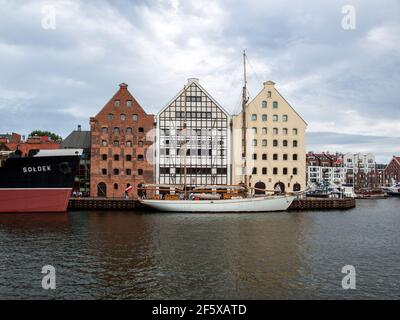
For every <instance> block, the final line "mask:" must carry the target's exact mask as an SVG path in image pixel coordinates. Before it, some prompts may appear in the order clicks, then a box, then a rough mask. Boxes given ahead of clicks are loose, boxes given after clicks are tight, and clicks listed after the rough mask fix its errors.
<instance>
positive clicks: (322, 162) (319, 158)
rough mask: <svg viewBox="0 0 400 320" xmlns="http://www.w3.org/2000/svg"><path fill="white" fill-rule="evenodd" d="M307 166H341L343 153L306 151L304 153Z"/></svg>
mask: <svg viewBox="0 0 400 320" xmlns="http://www.w3.org/2000/svg"><path fill="white" fill-rule="evenodd" d="M306 161H307V166H316V167H342V165H343V155H342V154H340V153H335V154H331V153H328V152H327V153H325V152H323V153H314V152H308V153H307V155H306Z"/></svg>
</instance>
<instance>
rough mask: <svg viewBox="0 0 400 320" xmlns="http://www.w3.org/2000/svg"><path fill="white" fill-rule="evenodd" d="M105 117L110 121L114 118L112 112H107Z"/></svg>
mask: <svg viewBox="0 0 400 320" xmlns="http://www.w3.org/2000/svg"><path fill="white" fill-rule="evenodd" d="M107 118H108V120H109V121H111V120H112V119H113V118H114V115H113V114H112V113H109V114H108V116H107Z"/></svg>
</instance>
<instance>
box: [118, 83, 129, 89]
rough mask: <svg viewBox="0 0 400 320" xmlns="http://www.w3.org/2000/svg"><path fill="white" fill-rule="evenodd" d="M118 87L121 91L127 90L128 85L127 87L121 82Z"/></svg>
mask: <svg viewBox="0 0 400 320" xmlns="http://www.w3.org/2000/svg"><path fill="white" fill-rule="evenodd" d="M119 87H120V88H121V89H127V88H128V85H127V84H126V83H124V82H122V83H120V85H119Z"/></svg>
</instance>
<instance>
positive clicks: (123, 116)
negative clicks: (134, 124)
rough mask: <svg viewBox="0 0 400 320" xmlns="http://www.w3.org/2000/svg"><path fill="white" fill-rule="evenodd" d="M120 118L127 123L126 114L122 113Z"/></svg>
mask: <svg viewBox="0 0 400 320" xmlns="http://www.w3.org/2000/svg"><path fill="white" fill-rule="evenodd" d="M120 118H121V120H122V121H125V120H126V115H125V114H124V113H121V115H120Z"/></svg>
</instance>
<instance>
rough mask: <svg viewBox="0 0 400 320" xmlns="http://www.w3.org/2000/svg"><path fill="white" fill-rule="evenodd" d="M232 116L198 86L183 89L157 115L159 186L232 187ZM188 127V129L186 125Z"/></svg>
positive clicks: (193, 83) (192, 81)
mask: <svg viewBox="0 0 400 320" xmlns="http://www.w3.org/2000/svg"><path fill="white" fill-rule="evenodd" d="M230 121H231V120H230V116H229V114H228V113H227V112H226V111H225V110H224V108H222V107H221V106H220V105H219V104H218V102H216V101H215V99H214V98H213V97H212V96H211V95H210V94H209V93H208V92H207V91H206V90H205V89H204V88H203V87H202V86H201V85H200V84H199V80H198V79H196V78H191V79H188V83H187V84H186V85H185V86H184V88H183V89H182V90H181V91H180V92H179V93H178V94H177V95H176V96H175V97H174V98H173V99H172V100H171V101H170V102H169V103H168V104H167V105H166V106H165V107H164V108H163V109H162V110H161V111H160V112H159V113H158V115H157V142H156V165H155V166H156V182H157V183H159V184H169V185H183V184H184V182H185V181H184V179H185V175H186V185H187V186H192V187H193V186H199V185H205V184H208V185H223V184H230V183H231V173H230V171H231V170H230V162H231V160H230V157H231V156H230V144H231V133H230ZM185 124H186V125H185Z"/></svg>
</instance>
